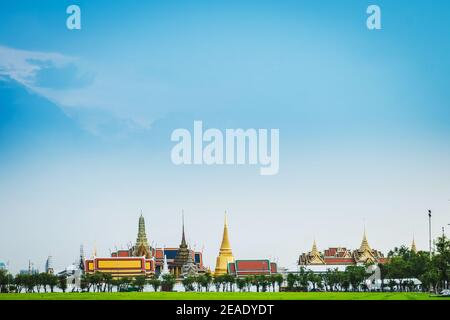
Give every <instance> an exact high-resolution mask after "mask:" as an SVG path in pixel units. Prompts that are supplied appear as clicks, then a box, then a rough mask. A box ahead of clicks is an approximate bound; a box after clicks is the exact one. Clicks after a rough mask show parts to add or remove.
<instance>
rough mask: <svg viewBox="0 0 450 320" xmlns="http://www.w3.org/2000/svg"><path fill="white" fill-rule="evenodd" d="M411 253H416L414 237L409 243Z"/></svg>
mask: <svg viewBox="0 0 450 320" xmlns="http://www.w3.org/2000/svg"><path fill="white" fill-rule="evenodd" d="M411 251H412V252H414V253H417V247H416V241H415V240H414V237H413V239H412V243H411Z"/></svg>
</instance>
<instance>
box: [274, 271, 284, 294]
mask: <svg viewBox="0 0 450 320" xmlns="http://www.w3.org/2000/svg"><path fill="white" fill-rule="evenodd" d="M273 277H274V280H275V282H276V283H277V285H278V291H281V286H282V285H283V282H284V278H283V275H282V274H280V273H277V274H275V275H273Z"/></svg>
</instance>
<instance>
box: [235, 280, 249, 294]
mask: <svg viewBox="0 0 450 320" xmlns="http://www.w3.org/2000/svg"><path fill="white" fill-rule="evenodd" d="M236 286H237V288H238V289H239V291H240V292H242V291H243V290H244V288H246V286H247V283H246V282H245V279H244V278H236Z"/></svg>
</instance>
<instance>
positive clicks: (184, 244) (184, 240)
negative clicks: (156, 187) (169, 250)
mask: <svg viewBox="0 0 450 320" xmlns="http://www.w3.org/2000/svg"><path fill="white" fill-rule="evenodd" d="M181 220H182V234H181V245H180V246H183V247H187V244H186V235H185V233H184V210H182V211H181Z"/></svg>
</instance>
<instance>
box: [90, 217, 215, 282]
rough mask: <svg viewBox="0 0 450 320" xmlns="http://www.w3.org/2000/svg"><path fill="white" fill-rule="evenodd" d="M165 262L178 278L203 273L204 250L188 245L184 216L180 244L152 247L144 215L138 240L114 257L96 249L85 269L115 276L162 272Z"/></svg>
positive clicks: (157, 273) (140, 220) (114, 253)
mask: <svg viewBox="0 0 450 320" xmlns="http://www.w3.org/2000/svg"><path fill="white" fill-rule="evenodd" d="M165 263H166V265H167V267H168V271H169V272H170V273H172V274H174V275H175V276H176V277H177V278H181V277H183V276H184V275H186V274H193V273H202V272H205V271H206V269H205V268H204V266H203V254H202V252H195V251H194V250H191V249H190V248H188V245H187V243H186V237H185V232H184V218H183V225H182V236H181V244H180V245H179V247H177V248H152V247H151V246H150V245H149V243H148V239H147V234H146V232H145V220H144V217H143V216H142V214H141V216H140V217H139V225H138V235H137V238H136V244H135V245H134V246H132V247H131V248H129V249H126V250H117V251H115V252H113V253H111V257H105V258H100V257H97V254H96V253H94V256H93V258H92V259H87V260H85V271H86V273H94V272H102V273H110V274H112V275H113V276H114V277H135V276H138V275H145V276H151V275H154V274H156V275H159V274H160V273H161V272H162V271H163V267H164V264H165Z"/></svg>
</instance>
